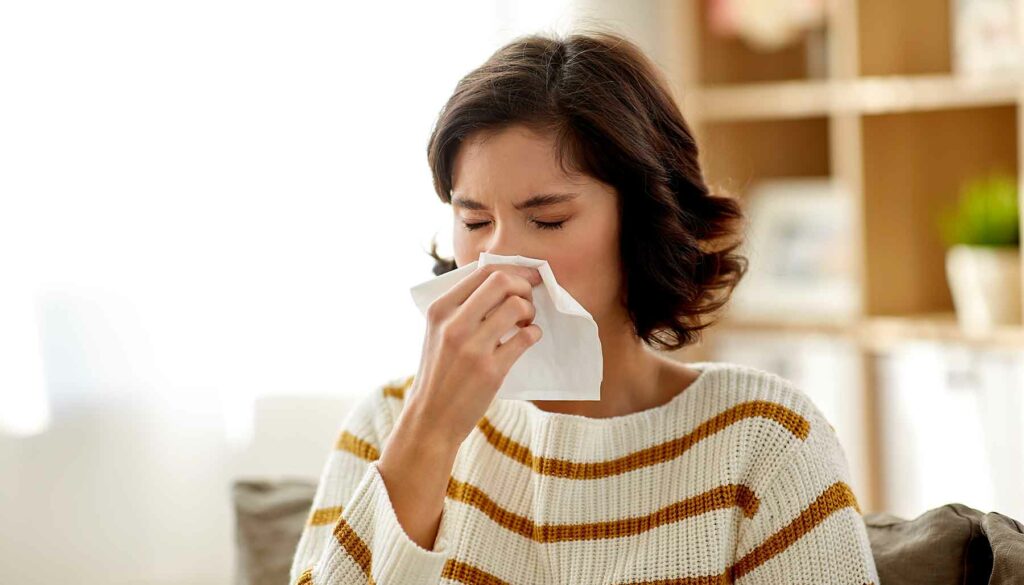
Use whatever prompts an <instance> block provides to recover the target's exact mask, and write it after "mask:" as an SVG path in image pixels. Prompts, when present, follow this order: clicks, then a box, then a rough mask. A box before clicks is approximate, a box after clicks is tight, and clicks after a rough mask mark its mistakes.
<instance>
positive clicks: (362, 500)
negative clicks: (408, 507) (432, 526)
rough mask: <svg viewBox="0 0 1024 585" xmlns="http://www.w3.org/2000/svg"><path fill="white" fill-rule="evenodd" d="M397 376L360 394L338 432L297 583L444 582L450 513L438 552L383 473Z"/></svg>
mask: <svg viewBox="0 0 1024 585" xmlns="http://www.w3.org/2000/svg"><path fill="white" fill-rule="evenodd" d="M408 380H409V379H406V382H405V384H404V385H403V384H402V383H401V382H392V383H389V384H387V385H385V386H383V387H379V388H377V389H376V391H375V392H373V393H371V394H369V395H367V396H363V397H362V398H361V399H359V400H358V401H357V403H356V405H355V407H354V408H353V409H352V411H351V412H350V413H349V415H348V416H347V417H346V419H345V421H344V423H343V424H342V426H341V429H340V430H339V434H338V438H337V441H336V444H335V445H334V448H333V449H332V450H331V452H330V454H329V455H328V458H327V462H326V464H325V465H324V468H323V471H322V473H321V476H320V480H319V483H318V485H317V489H316V493H315V495H314V499H313V507H312V510H311V511H310V514H309V517H308V520H307V522H306V525H305V527H304V528H303V531H302V535H301V536H300V538H299V543H298V547H297V548H296V550H295V554H294V557H293V560H292V565H291V571H290V581H289V582H290V583H291V584H292V585H348V584H350V583H351V584H354V583H360V584H366V583H381V584H383V583H388V584H392V583H393V584H395V585H413V584H417V585H419V584H424V583H431V584H432V583H438V582H440V580H441V572H442V570H443V568H444V565H445V562H446V561H447V560H448V556H449V547H448V539H447V538H446V537H445V536H444V520H445V515H444V514H443V513H442V516H441V526H440V527H439V529H438V537H437V539H436V541H435V542H434V548H433V550H427V549H424V548H423V547H421V546H420V545H418V544H417V543H416V542H415V541H413V540H412V539H411V538H410V537H409V535H408V534H407V533H406V532H405V530H404V529H403V528H402V526H401V524H400V523H399V521H398V517H397V516H396V514H395V509H394V508H393V507H392V505H391V498H390V497H389V495H388V491H387V488H386V486H385V484H384V481H383V479H382V477H381V475H380V472H379V471H378V468H377V465H378V463H379V457H380V452H381V449H382V445H383V443H384V440H385V439H386V436H387V434H388V433H389V431H390V429H391V427H392V425H393V422H394V414H393V411H392V408H391V406H392V405H390V404H388V401H395V400H396V399H395V398H394V397H393V396H394V395H395V394H396V392H397V393H399V394H400V393H401V392H402V391H403V390H404V389H406V388H408V385H409V384H408Z"/></svg>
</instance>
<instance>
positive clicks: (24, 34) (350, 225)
mask: <svg viewBox="0 0 1024 585" xmlns="http://www.w3.org/2000/svg"><path fill="white" fill-rule="evenodd" d="M576 24H599V25H602V26H605V27H611V28H615V29H617V30H618V31H619V32H621V33H624V34H626V35H627V36H629V37H630V38H632V39H633V40H635V41H636V42H637V43H638V44H639V45H640V46H641V47H642V48H644V49H645V50H646V51H647V52H648V54H649V55H650V56H651V57H652V58H653V59H654V60H655V62H657V64H658V65H659V66H660V67H661V68H662V70H663V71H664V72H665V74H666V76H667V78H668V79H669V80H670V82H671V84H672V86H673V87H672V89H673V91H674V93H675V95H676V98H677V100H678V102H679V103H680V105H681V106H682V108H683V110H684V114H685V116H686V118H687V120H688V121H689V123H690V125H691V127H692V128H693V130H694V132H695V133H696V135H697V139H698V143H699V144H700V146H701V150H702V154H701V156H702V161H701V162H702V165H703V167H704V171H705V174H706V177H707V179H708V181H709V183H710V184H711V185H712V186H713V188H714V189H715V190H717V191H719V192H721V193H729V194H731V195H733V196H735V197H737V198H740V199H741V200H742V201H743V203H744V206H745V208H746V210H747V212H748V216H749V217H750V228H749V230H750V233H749V237H748V243H747V248H746V251H745V253H746V254H747V255H748V257H749V258H750V259H751V270H750V273H749V274H748V276H747V278H746V279H745V280H744V281H743V282H742V283H741V285H740V287H739V288H738V289H737V291H736V294H735V296H734V302H733V303H732V304H731V305H730V306H729V308H728V310H727V311H726V313H725V314H724V315H723V317H722V320H721V322H720V324H719V325H717V326H715V327H713V328H711V329H710V330H708V331H707V332H706V335H705V338H704V340H703V342H702V343H700V344H699V345H696V346H692V347H689V348H686V349H685V350H683V351H680V352H678V356H677V357H678V358H679V359H681V360H685V361H698V360H724V361H732V362H738V363H743V364H748V365H752V366H755V367H759V368H763V369H766V370H769V371H773V372H776V373H778V374H780V375H782V376H785V377H787V378H789V379H791V380H793V381H794V382H795V383H796V384H797V385H799V386H800V387H801V388H802V389H803V390H804V391H805V392H807V393H808V394H809V395H810V396H811V397H812V399H814V401H815V402H816V403H817V404H818V405H819V407H820V408H821V409H822V411H823V412H824V413H825V414H826V416H827V417H828V418H829V420H830V422H831V423H832V424H833V425H834V427H835V428H836V430H837V432H838V433H839V435H840V438H841V440H842V442H843V445H844V448H845V450H846V453H847V457H848V460H849V463H850V467H851V471H852V472H853V475H854V478H853V479H854V486H853V487H854V489H855V492H856V493H857V495H858V498H859V500H860V503H861V506H862V508H863V509H864V512H876V511H886V512H891V513H894V514H897V515H901V516H903V517H907V518H912V517H914V516H916V515H918V514H920V513H922V512H924V511H925V510H928V509H930V508H933V507H936V506H940V505H943V504H946V503H949V502H962V503H965V504H967V505H969V506H972V507H974V508H978V509H981V510H984V511H990V510H995V511H999V512H1002V513H1004V514H1006V515H1008V516H1011V517H1014V518H1017V519H1024V430H1022V429H1024V424H1022V423H1024V354H1022V351H1021V350H1022V349H1024V326H1022V325H1021V306H1022V302H1024V301H1022V299H1024V297H1022V294H1021V284H1020V283H1021V274H1020V263H1021V260H1020V254H1019V225H1020V213H1019V206H1018V200H1019V198H1018V185H1019V176H1020V175H1019V173H1020V170H1019V169H1020V167H1021V162H1022V158H1021V150H1022V149H1021V135H1022V131H1024V124H1022V122H1021V116H1020V114H1019V112H1020V108H1021V105H1022V103H1024V101H1022V100H1024V82H1022V79H1024V7H1022V2H1021V1H1020V0H903V1H901V2H889V1H885V0H859V1H857V0H829V1H824V0H678V1H670V0H657V1H647V2H644V1H632V2H627V1H620V2H616V1H612V0H544V1H537V0H530V1H521V0H517V1H513V0H473V1H445V2H430V3H426V2H415V3H414V2H407V3H402V2H379V3H371V2H351V3H337V2H330V3H328V2H320V3H317V2H308V3H283V2H278V3H270V2H256V3H253V2H245V3H243V2H231V1H224V0H204V1H203V2H195V1H187V0H186V1H181V2H175V3H166V2H127V1H121V2H115V1H96V2H87V3H86V2H66V1H65V2H52V1H46V0H40V1H37V2H31V3H28V2H21V3H13V2H8V3H4V4H0V269H2V272H0V477H2V478H3V480H2V481H0V519H2V520H0V527H2V528H0V581H2V582H5V583H6V582H11V583H13V582H21V583H45V582H75V583H100V582H102V583H106V584H111V583H161V584H163V583H167V584H170V583H190V584H203V585H205V584H211V585H212V584H223V583H230V582H233V581H234V580H235V579H240V577H239V572H240V571H241V570H242V569H240V568H239V566H240V564H241V560H240V555H242V554H243V553H240V552H239V550H238V546H237V541H238V540H239V531H238V527H237V526H236V520H237V519H236V512H239V510H238V509H237V506H239V503H238V501H237V500H236V499H233V498H234V497H235V496H233V491H232V490H233V486H235V482H237V481H240V480H243V479H249V480H253V481H257V480H258V481H263V482H271V483H272V482H286V481H292V482H299V483H301V482H306V484H308V483H309V482H313V484H315V481H316V479H317V477H318V475H319V473H320V470H321V467H322V465H323V463H324V462H325V460H326V457H327V454H328V452H329V450H330V449H331V447H332V444H333V440H334V436H335V432H336V430H337V428H338V425H339V423H340V421H341V419H342V418H343V417H344V415H345V414H346V412H347V411H348V408H349V407H350V406H351V404H352V402H353V400H355V399H356V397H358V396H360V395H362V394H365V393H366V392H369V391H371V390H372V389H373V388H375V387H378V386H380V385H382V384H384V383H386V382H388V381H389V380H394V379H398V378H401V377H402V376H405V375H408V374H412V373H414V372H415V371H416V369H417V365H418V361H419V356H420V348H421V344H422V336H423V321H422V318H421V317H420V315H419V312H418V311H417V309H416V308H415V306H414V305H413V303H412V301H411V298H410V296H409V292H408V289H409V287H410V286H412V285H414V284H416V283H418V282H421V281H423V280H426V279H428V278H430V277H432V276H433V275H432V273H431V268H432V266H433V261H432V260H431V259H430V258H429V257H428V256H427V254H426V250H427V249H428V248H429V243H430V240H431V239H432V238H433V237H435V236H436V237H437V240H438V242H439V244H440V249H439V251H440V252H441V253H443V254H449V253H450V251H451V235H450V234H451V210H450V208H449V207H447V206H445V205H442V204H441V203H440V202H439V201H438V199H437V197H436V195H435V194H434V193H433V190H432V188H431V183H430V174H429V170H428V167H427V164H426V141H427V138H428V136H429V133H430V130H431V127H432V124H433V123H434V120H435V117H436V115H437V113H438V111H439V109H440V108H441V106H442V105H443V103H444V102H445V100H446V99H447V97H448V96H449V95H450V93H451V91H452V90H453V89H454V86H455V83H456V82H457V81H458V79H459V78H460V77H461V76H462V75H464V74H465V73H467V72H468V71H469V70H470V69H472V68H473V67H475V66H476V65H478V64H480V63H481V62H482V61H483V60H484V59H486V58H487V56H489V55H490V54H491V53H492V52H493V51H494V50H495V49H497V48H498V47H499V46H500V45H501V44H503V43H504V42H505V41H507V40H510V39H511V38H513V37H514V36H517V35H519V34H524V33H530V32H552V33H561V32H567V31H569V30H571V29H572V27H573V26H574V25H576ZM268 485H269V484H268ZM305 511H306V510H304V509H302V508H301V506H300V508H299V512H298V513H299V514H300V515H301V514H302V513H305ZM239 513H240V512H239ZM239 582H241V581H239Z"/></svg>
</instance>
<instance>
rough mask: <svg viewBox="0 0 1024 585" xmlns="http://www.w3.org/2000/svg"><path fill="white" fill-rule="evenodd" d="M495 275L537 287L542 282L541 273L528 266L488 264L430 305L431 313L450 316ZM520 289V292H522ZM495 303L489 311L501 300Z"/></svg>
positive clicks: (481, 315) (481, 317)
mask: <svg viewBox="0 0 1024 585" xmlns="http://www.w3.org/2000/svg"><path fill="white" fill-rule="evenodd" d="M495 273H506V275H509V274H514V275H518V276H520V277H521V278H523V279H525V280H527V281H529V282H530V284H531V285H532V286H537V285H538V284H540V282H541V278H540V272H538V271H537V269H536V268H530V267H527V266H515V265H512V264H488V265H487V266H483V267H480V268H477V269H476V270H474V271H473V272H471V273H470V274H469V275H468V276H466V277H465V278H463V279H462V280H460V281H459V282H458V283H456V285H455V286H453V287H452V288H451V289H449V290H448V291H447V292H445V293H444V294H443V295H441V296H440V297H438V298H437V299H436V300H435V301H434V302H433V303H431V305H430V312H431V313H434V314H436V315H450V314H451V313H453V312H455V310H456V309H457V308H458V307H459V306H461V305H462V304H463V303H465V302H466V301H467V300H468V299H469V298H470V296H472V295H473V293H474V292H476V290H477V289H479V288H480V286H481V285H483V284H484V282H485V281H486V280H488V279H489V278H490V277H491V275H492V274H495ZM522 290H523V289H522V288H521V287H520V289H519V291H520V292H522ZM493 300H494V303H492V304H491V305H488V307H487V309H490V308H491V307H493V306H495V305H497V304H498V301H499V300H501V299H493ZM486 312H487V311H486V310H484V311H483V312H482V313H480V315H479V318H480V319H483V315H484V314H486Z"/></svg>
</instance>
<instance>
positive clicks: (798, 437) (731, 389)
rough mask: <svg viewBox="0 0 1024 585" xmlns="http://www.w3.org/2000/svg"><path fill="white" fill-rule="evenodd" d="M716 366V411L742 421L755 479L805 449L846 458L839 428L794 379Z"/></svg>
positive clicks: (745, 451) (748, 368)
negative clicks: (840, 442)
mask: <svg viewBox="0 0 1024 585" xmlns="http://www.w3.org/2000/svg"><path fill="white" fill-rule="evenodd" d="M710 365H711V368H712V370H713V372H711V373H713V375H714V377H713V378H712V379H711V382H712V384H713V385H714V386H715V387H714V388H712V389H711V390H713V391H712V392H709V393H708V395H709V396H710V397H711V399H712V400H715V401H717V402H718V403H717V404H715V405H714V408H713V409H712V411H714V412H717V413H719V415H720V416H723V417H725V418H726V419H727V420H728V421H729V422H732V423H733V424H736V423H739V424H741V425H742V430H741V432H740V434H741V435H742V443H741V444H742V446H743V451H742V457H743V458H744V459H745V460H746V465H745V467H747V471H748V472H749V479H750V480H751V481H753V482H757V481H758V479H759V478H764V477H770V476H771V475H773V474H774V470H776V469H778V468H779V467H780V466H783V465H784V464H785V462H786V461H787V460H789V459H791V458H792V457H793V456H794V454H795V453H797V452H798V451H801V450H808V449H811V450H817V451H818V452H819V453H820V454H821V456H822V457H825V458H836V457H841V456H842V453H841V449H840V448H839V444H838V440H837V438H836V431H835V428H834V427H833V426H832V424H831V423H830V422H829V421H828V419H827V418H826V417H825V415H824V414H823V413H822V411H821V409H820V408H819V407H818V406H817V405H816V404H815V403H814V401H813V400H812V399H811V398H810V396H808V394H807V393H806V392H805V391H804V390H803V389H802V388H801V387H800V386H799V385H797V384H796V383H794V382H793V381H792V380H790V379H788V378H785V377H782V376H780V375H778V374H775V373H773V372H769V371H766V370H763V369H760V368H756V367H753V366H748V365H743V364H737V363H733V362H710ZM843 464H845V463H843Z"/></svg>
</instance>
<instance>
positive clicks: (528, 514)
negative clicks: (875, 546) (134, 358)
mask: <svg viewBox="0 0 1024 585" xmlns="http://www.w3.org/2000/svg"><path fill="white" fill-rule="evenodd" d="M428 159H429V162H430V166H431V169H432V171H433V175H434V186H435V189H436V191H437V193H438V195H439V196H440V197H441V200H442V201H443V202H445V203H449V204H451V205H452V210H453V213H454V214H455V220H456V221H455V234H454V243H455V246H454V248H455V258H454V261H445V260H443V259H441V258H437V256H436V253H433V254H434V256H435V258H436V259H437V260H438V261H439V263H440V268H438V269H435V272H443V271H444V270H447V269H452V268H455V267H456V266H458V265H465V264H467V263H470V262H472V261H474V260H476V259H477V258H478V256H479V254H480V253H481V252H483V251H487V252H492V253H496V254H505V255H522V256H529V257H534V258H542V259H546V260H548V262H549V264H550V266H551V268H552V270H553V271H554V273H555V275H556V276H557V278H558V281H559V283H560V284H561V285H562V286H563V287H564V288H565V289H566V290H567V291H568V292H569V293H570V294H571V295H572V296H573V297H574V298H576V299H577V300H578V301H579V302H580V303H581V304H582V305H583V306H584V307H585V308H586V309H587V310H588V311H589V312H590V313H591V315H592V316H593V317H594V319H595V321H596V322H597V324H598V329H599V331H600V339H601V346H602V352H603V357H604V378H603V381H602V384H601V400H600V401H593V402H572V401H567V402H559V401H538V400H534V401H519V400H503V399H497V398H495V394H496V392H497V390H498V388H499V387H500V385H501V382H502V380H503V379H504V376H505V374H506V373H507V372H508V370H509V369H510V368H511V366H512V364H513V363H515V361H516V359H517V358H518V357H519V356H520V355H522V353H523V352H524V351H526V349H528V348H529V347H530V346H531V345H532V344H533V343H535V342H536V341H537V340H538V339H539V338H540V336H541V335H543V331H540V329H539V327H538V326H537V325H536V324H533V323H532V320H533V317H534V309H533V304H532V289H533V287H535V286H537V285H538V284H539V283H540V276H539V274H537V272H536V270H535V269H532V268H529V269H528V268H525V267H518V266H510V265H489V266H486V267H484V268H481V269H478V270H476V271H475V272H473V273H471V275H470V276H468V277H466V278H465V279H464V280H462V281H461V282H460V283H459V284H458V285H456V286H455V287H454V288H452V289H451V290H450V291H448V292H447V293H446V294H444V295H443V296H441V297H440V298H438V299H437V300H436V301H435V302H434V303H433V304H432V305H431V307H430V310H429V311H428V324H427V332H426V336H425V339H424V344H423V353H422V356H421V362H420V367H419V371H418V372H417V373H416V374H415V375H413V376H408V377H405V378H393V379H391V380H390V381H389V382H388V383H387V384H384V385H382V386H381V387H380V388H378V389H377V390H376V391H375V392H373V393H371V394H369V395H367V396H366V397H365V398H364V399H363V400H361V401H360V402H359V403H358V405H357V406H356V408H354V410H353V412H352V413H351V414H350V415H349V416H348V418H347V419H346V421H345V423H344V425H343V427H342V429H341V433H340V436H339V438H338V442H337V445H336V448H335V450H334V451H333V452H332V453H331V455H330V457H329V459H328V462H327V464H326V466H325V468H324V471H323V475H322V477H321V478H320V484H319V487H318V489H317V492H316V496H315V500H314V506H313V511H312V513H311V515H310V518H309V523H308V525H307V526H306V527H305V530H304V532H303V534H302V537H301V539H300V542H299V545H298V549H297V550H296V553H295V557H294V561H293V566H292V571H291V579H292V583H299V584H314V585H327V584H349V583H379V584H381V585H384V584H387V585H391V584H397V585H405V584H412V583H440V582H445V583H488V584H501V583H509V584H528V583H530V584H533V583H586V584H591V583H623V584H624V583H694V584H696V583H732V582H738V583H741V584H768V583H771V584H777V583H788V584H792V583H808V584H810V583H815V584H820V583H839V584H843V583H848V584H856V585H863V584H864V583H878V576H877V572H876V568H875V565H874V562H873V558H872V556H871V549H870V546H869V543H868V540H867V534H866V529H865V526H864V524H863V521H862V518H861V515H860V509H859V507H858V505H857V501H856V498H855V496H854V494H853V492H852V491H851V489H850V487H849V471H848V468H847V463H846V459H845V455H844V453H843V451H842V448H841V446H840V445H839V443H838V441H837V439H836V436H835V433H834V430H833V429H832V427H831V426H830V425H829V423H828V421H827V420H826V419H825V417H824V416H823V415H822V413H821V412H820V411H819V410H818V409H817V408H816V406H815V405H814V404H813V403H812V402H811V401H810V399H809V398H808V397H807V396H806V395H805V394H804V393H803V392H802V391H801V390H799V389H798V388H796V387H794V386H793V384H791V383H790V382H789V381H787V380H785V379H783V378H781V377H779V376H776V375H773V374H770V373H768V372H765V371H761V370H757V369H754V368H751V367H744V366H740V365H737V364H731V363H726V362H697V363H690V364H682V363H680V362H678V361H676V360H673V359H671V358H668V357H665V356H663V355H661V354H659V353H657V352H656V351H653V350H654V349H659V350H664V349H678V348H680V347H683V346H685V345H688V344H691V343H693V342H695V341H697V340H698V339H699V333H700V331H701V329H703V328H704V327H707V326H708V325H709V324H710V323H711V322H712V321H711V320H709V319H706V318H705V317H706V316H707V315H709V314H711V313H713V312H715V311H716V310H717V309H720V308H721V307H722V306H724V304H725V303H726V301H727V299H728V296H729V294H730V293H731V291H732V290H733V288H734V287H735V286H736V284H737V283H738V282H739V280H740V278H741V277H742V275H743V273H744V271H745V268H746V259H745V258H743V257H742V256H739V255H737V254H735V253H734V252H735V250H736V248H737V246H738V245H739V240H740V238H739V237H737V236H738V234H740V233H741V231H742V219H743V216H742V213H741V211H740V209H739V207H738V205H737V203H736V202H735V200H733V199H730V198H727V197H718V196H714V195H712V194H711V193H709V190H708V188H707V186H706V185H705V183H704V181H703V178H702V174H701V171H700V168H699V166H698V162H697V160H698V149H697V145H696V144H695V142H694V139H693V135H692V133H691V132H690V129H689V127H688V126H687V124H686V122H685V121H684V120H683V118H682V115H681V114H680V112H679V109H678V107H677V105H676V104H675V103H674V102H673V100H672V98H671V97H670V93H669V91H668V90H667V89H666V84H665V82H664V79H663V78H662V77H661V76H660V74H659V73H658V72H657V69H656V68H655V67H654V66H653V65H652V64H651V62H650V61H649V60H648V59H647V58H646V57H645V56H644V55H643V54H642V52H641V51H640V50H639V49H638V48H637V47H636V46H635V45H634V44H632V43H630V42H629V41H627V40H626V39H623V38H621V37H618V36H616V35H614V34H611V33H605V32H595V33H589V34H582V33H580V34H575V35H571V36H568V37H565V38H561V39H558V38H548V37H542V36H527V37H521V38H519V39H517V40H515V41H514V42H512V43H509V44H508V45H507V46H505V47H503V48H501V49H500V50H498V51H497V52H496V53H495V54H494V55H493V56H492V57H491V58H490V59H489V60H488V61H487V62H485V63H484V64H483V65H482V66H480V67H479V68H477V69H476V70H474V71H472V72H471V73H470V74H468V75H467V76H466V77H465V78H463V79H462V80H461V81H460V82H459V84H458V86H457V87H456V89H455V93H454V95H452V97H451V98H450V100H449V101H448V103H447V105H446V106H445V108H444V109H443V110H442V112H441V115H440V119H439V120H438V123H437V125H436V127H435V129H434V132H433V135H432V136H431V139H430V142H429V146H428ZM514 325H518V326H520V327H521V329H520V331H519V333H517V334H516V335H515V336H514V337H512V338H511V339H510V340H509V341H508V342H507V343H504V344H500V343H499V338H501V337H502V336H503V334H504V333H505V332H507V331H508V330H509V329H510V328H511V327H513V326H514Z"/></svg>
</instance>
